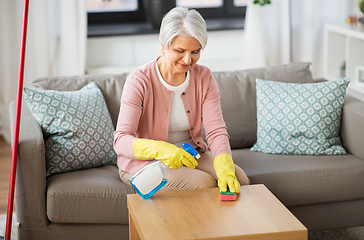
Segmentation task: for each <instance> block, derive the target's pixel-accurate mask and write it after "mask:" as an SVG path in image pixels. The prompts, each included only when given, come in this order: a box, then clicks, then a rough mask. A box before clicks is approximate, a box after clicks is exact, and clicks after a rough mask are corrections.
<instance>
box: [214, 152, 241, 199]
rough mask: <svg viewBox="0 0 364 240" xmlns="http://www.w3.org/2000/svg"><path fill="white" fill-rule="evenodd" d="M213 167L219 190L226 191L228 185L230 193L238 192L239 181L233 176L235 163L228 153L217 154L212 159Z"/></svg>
mask: <svg viewBox="0 0 364 240" xmlns="http://www.w3.org/2000/svg"><path fill="white" fill-rule="evenodd" d="M214 168H215V171H216V175H217V177H218V178H219V180H218V186H219V188H220V191H221V192H226V191H227V188H228V187H229V190H230V192H232V193H234V192H236V193H239V192H240V183H239V181H238V179H237V178H236V176H235V165H234V162H233V158H232V157H231V155H230V154H227V153H222V154H220V155H218V156H217V157H216V158H215V160H214Z"/></svg>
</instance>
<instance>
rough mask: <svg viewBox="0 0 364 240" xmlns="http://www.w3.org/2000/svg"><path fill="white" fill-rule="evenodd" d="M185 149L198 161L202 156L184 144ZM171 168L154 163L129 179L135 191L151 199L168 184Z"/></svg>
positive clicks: (157, 161) (158, 162)
mask: <svg viewBox="0 0 364 240" xmlns="http://www.w3.org/2000/svg"><path fill="white" fill-rule="evenodd" d="M182 147H183V149H184V150H185V151H186V152H188V153H190V154H191V155H192V156H193V157H195V158H196V159H199V158H200V154H198V152H197V151H196V149H194V148H193V147H192V146H191V145H190V144H188V143H182ZM169 171H170V168H169V167H167V166H166V165H165V164H164V163H162V162H161V161H159V160H155V161H152V162H150V163H148V164H147V165H146V166H144V167H143V168H141V169H140V170H139V171H137V172H136V173H135V174H134V175H133V176H131V178H130V179H129V181H130V183H131V185H132V186H133V188H134V189H135V191H136V192H137V193H138V194H139V195H140V196H141V197H142V198H143V199H149V198H150V197H151V196H152V195H153V194H155V193H156V192H158V191H159V190H160V189H161V188H162V187H164V186H165V185H166V184H167V181H168V176H169Z"/></svg>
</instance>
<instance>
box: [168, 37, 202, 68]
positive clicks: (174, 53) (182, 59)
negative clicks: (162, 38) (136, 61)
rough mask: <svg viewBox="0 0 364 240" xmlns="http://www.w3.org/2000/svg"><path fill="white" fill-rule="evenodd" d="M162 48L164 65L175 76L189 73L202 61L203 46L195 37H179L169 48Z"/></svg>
mask: <svg viewBox="0 0 364 240" xmlns="http://www.w3.org/2000/svg"><path fill="white" fill-rule="evenodd" d="M161 47H162V53H163V61H164V64H165V65H166V66H167V67H168V68H169V70H171V71H172V73H173V74H182V73H187V72H188V71H189V70H190V69H191V68H192V67H193V66H195V64H196V63H197V61H198V60H199V59H200V52H201V44H200V42H199V41H198V40H197V39H196V38H193V37H185V36H177V37H176V38H175V39H174V40H173V41H172V43H171V45H170V47H169V48H167V49H166V48H164V47H163V46H161Z"/></svg>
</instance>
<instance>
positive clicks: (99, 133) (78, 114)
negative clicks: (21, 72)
mask: <svg viewBox="0 0 364 240" xmlns="http://www.w3.org/2000/svg"><path fill="white" fill-rule="evenodd" d="M24 97H25V100H26V102H27V104H28V106H29V109H30V111H31V112H32V114H33V116H34V117H35V119H36V120H37V121H38V123H39V124H40V125H41V127H42V129H43V136H44V144H45V152H46V156H45V157H46V170H47V177H49V176H51V175H53V174H57V173H63V172H69V171H74V170H81V169H87V168H93V167H100V166H104V165H115V164H116V159H117V155H116V153H115V151H114V149H113V132H114V126H113V124H112V121H111V118H110V114H109V111H108V109H107V106H106V103H105V100H104V97H103V95H102V93H101V91H100V89H99V87H98V86H97V85H96V83H94V82H91V83H89V84H88V85H86V86H84V87H83V88H82V89H80V90H78V91H53V90H36V89H29V88H24Z"/></svg>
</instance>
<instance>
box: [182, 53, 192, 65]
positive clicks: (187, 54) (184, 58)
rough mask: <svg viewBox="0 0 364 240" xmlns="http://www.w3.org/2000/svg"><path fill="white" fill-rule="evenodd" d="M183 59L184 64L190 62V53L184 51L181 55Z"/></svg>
mask: <svg viewBox="0 0 364 240" xmlns="http://www.w3.org/2000/svg"><path fill="white" fill-rule="evenodd" d="M183 61H184V62H185V64H190V63H191V53H186V54H185V55H184V56H183Z"/></svg>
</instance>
